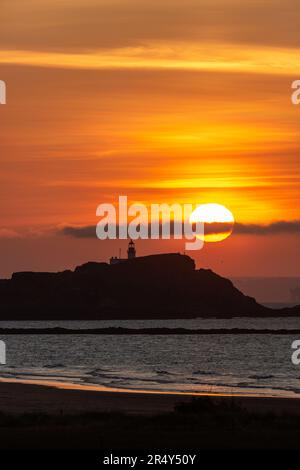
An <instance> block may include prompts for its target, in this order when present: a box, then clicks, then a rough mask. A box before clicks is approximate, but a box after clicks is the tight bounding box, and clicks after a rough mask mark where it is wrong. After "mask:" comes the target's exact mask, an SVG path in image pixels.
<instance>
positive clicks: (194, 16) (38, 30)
mask: <svg viewBox="0 0 300 470" xmlns="http://www.w3.org/2000/svg"><path fill="white" fill-rule="evenodd" d="M0 20H1V32H0V68H1V76H0V78H1V79H2V80H5V81H6V83H7V88H8V97H7V100H8V104H7V105H6V106H2V107H1V108H0V119H1V128H0V152H1V157H0V158H1V174H0V188H1V189H0V206H1V215H2V217H1V223H0V237H1V238H0V255H1V252H2V254H4V250H5V260H6V261H5V266H3V267H2V268H1V269H2V271H1V270H0V275H9V274H10V272H11V271H12V270H17V269H25V268H26V266H27V267H28V269H33V268H34V267H35V264H34V263H33V262H32V257H31V256H30V254H32V252H33V250H34V248H33V246H34V243H35V241H36V238H38V241H39V243H42V245H43V243H44V245H43V246H44V249H45V251H46V253H48V256H46V257H43V258H42V259H43V262H42V263H40V264H39V265H38V269H61V268H64V267H66V266H65V264H72V262H71V259H72V256H71V255H72V253H73V254H74V260H75V259H76V260H77V259H78V254H77V253H76V248H73V251H72V250H71V252H72V253H71V252H70V256H69V257H68V258H67V259H64V258H63V256H62V253H63V252H65V251H66V245H67V244H69V246H72V247H73V246H76V243H78V244H79V243H80V250H82V252H80V253H81V255H80V261H81V260H82V261H84V260H87V259H85V258H87V257H91V256H94V257H104V258H107V256H108V251H107V250H108V248H106V247H102V246H101V247H100V245H99V243H100V242H97V241H96V244H95V243H94V241H92V240H90V239H86V240H84V241H82V240H81V241H80V242H79V241H78V240H70V239H69V238H68V237H65V236H62V235H61V234H60V233H59V231H60V230H61V228H62V227H64V226H65V225H68V226H72V225H74V226H78V225H82V226H85V225H93V224H95V223H96V222H97V221H96V219H95V210H96V207H97V205H98V204H100V203H101V202H115V201H116V200H117V198H118V196H119V194H126V195H128V198H129V200H130V201H132V202H137V201H138V202H145V203H146V204H150V203H152V202H153V203H156V202H167V203H173V202H179V203H185V202H192V203H193V204H198V203H206V202H217V203H221V204H225V205H226V206H227V207H228V208H229V209H230V210H231V211H232V212H233V214H234V216H235V218H236V220H237V221H238V222H239V223H243V224H246V225H247V224H259V225H261V224H270V223H273V222H277V221H282V220H283V221H297V220H299V219H300V216H299V209H298V208H299V202H300V185H299V180H300V142H299V123H300V107H297V106H292V104H291V99H290V96H291V84H292V82H293V81H294V80H295V79H299V78H300V36H299V33H298V28H299V20H300V6H299V2H298V1H296V0H286V1H285V2H284V5H283V2H282V1H279V0H270V1H269V2H262V1H253V0H244V1H243V2H240V1H238V0H186V1H185V2H182V1H179V0H164V2H161V1H158V0H151V1H150V0H149V1H148V0H143V1H138V0H73V1H71V0H59V1H58V0H56V1H54V0H51V1H50V0H43V1H40V0H4V1H3V5H2V6H1V10H0ZM299 234H300V233H299ZM49 237H50V238H49ZM246 238H247V239H248V242H247V246H248V247H250V245H251V244H253V245H251V246H252V248H251V250H250V251H253V253H254V252H255V247H258V246H259V247H260V249H259V250H260V257H257V265H256V267H257V273H258V274H259V273H261V274H273V273H275V274H276V273H277V274H282V273H283V272H284V273H286V275H287V274H292V275H296V274H297V275H300V270H298V268H297V267H295V266H294V260H293V259H290V260H289V259H288V260H287V261H286V260H285V261H284V263H280V260H277V262H276V263H275V260H274V259H272V256H271V255H270V258H268V259H267V260H264V262H263V263H262V262H260V260H261V256H262V255H261V254H262V253H264V250H263V248H262V246H265V253H268V252H269V251H268V248H267V245H268V244H269V241H268V240H267V237H265V236H257V235H252V236H250V235H249V236H245V235H233V236H232V237H231V239H230V240H228V241H226V242H223V243H220V244H219V246H215V247H214V248H213V247H209V248H207V249H206V252H205V253H206V254H205V255H204V254H203V256H207V257H208V258H207V264H211V265H212V266H213V267H215V268H216V269H218V262H219V261H218V260H220V256H221V255H220V250H223V251H222V253H223V255H224V256H225V258H226V256H227V255H228V253H229V252H230V253H231V252H232V248H231V247H232V244H234V246H235V247H236V248H235V249H236V250H239V247H241V246H243V243H244V241H245V239H246ZM273 238H274V239H275V242H276V241H277V243H278V246H279V245H280V246H282V245H283V244H284V243H292V245H291V246H294V247H295V250H296V246H297V244H298V240H297V238H296V237H295V233H293V234H290V233H288V232H287V233H283V234H279V235H274V236H273ZM49 239H51V243H50V242H49ZM275 242H274V243H275ZM26 243H27V245H26ZM53 243H54V244H55V246H58V247H59V253H61V256H58V259H57V262H56V263H55V264H54V265H53V260H52V259H51V256H53V255H51V249H52V250H53V248H51V247H53ZM83 243H85V248H84V246H83ZM97 243H98V244H97ZM272 243H273V241H272ZM56 244H57V245H56ZM249 244H250V245H249ZM8 246H9V247H10V248H9V251H7V250H8ZM78 246H79V245H78ZM91 246H93V247H94V248H93V249H92V252H91V248H90V247H91ZM150 246H151V249H152V245H151V244H148V245H142V246H141V251H142V252H143V250H144V252H145V253H146V252H148V251H150ZM21 247H23V248H22V249H21ZM25 247H27V248H25ZM171 248H172V244H170V247H169V249H171ZM57 249H58V248H57ZM157 249H158V250H160V249H162V245H161V246H160V247H159V246H157ZM163 249H164V250H165V249H167V247H165V245H164V248H163ZM18 250H21V251H20V252H19V251H18ZM22 250H23V251H22ZM17 252H18V255H16V253H17ZM295 252H296V251H295ZM253 253H252V255H251V256H252V258H253ZM199 256H200V255H199ZM252 258H251V259H250V254H249V259H248V258H247V257H246V259H245V262H244V263H243V266H240V265H239V264H238V262H237V261H236V260H235V261H234V262H233V263H232V264H231V265H230V266H229V265H228V263H227V264H226V266H225V267H223V265H222V266H221V267H220V269H221V270H222V269H223V272H224V273H225V274H231V273H235V274H245V275H246V274H248V273H249V270H250V271H251V272H253V274H255V267H253V265H252ZM297 259H298V258H297ZM21 260H22V261H21ZM299 261H300V259H299ZM199 263H200V264H201V257H200V261H199ZM289 263H290V264H289ZM298 265H299V263H298ZM289 266H290V271H289Z"/></svg>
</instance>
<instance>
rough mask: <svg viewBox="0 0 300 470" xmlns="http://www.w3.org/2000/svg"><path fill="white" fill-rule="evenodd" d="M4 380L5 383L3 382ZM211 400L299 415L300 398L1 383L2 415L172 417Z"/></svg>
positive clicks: (264, 410) (42, 383)
mask: <svg viewBox="0 0 300 470" xmlns="http://www.w3.org/2000/svg"><path fill="white" fill-rule="evenodd" d="M1 380H3V379H1ZM195 396H197V397H201V396H204V397H207V396H210V397H212V398H213V399H214V401H216V402H218V401H224V400H225V401H228V403H234V404H237V405H239V406H241V407H242V408H244V409H246V410H248V411H250V412H253V411H255V412H256V413H262V414H264V413H273V414H279V415H280V414H283V413H288V414H293V415H298V414H299V415H300V400H299V398H296V397H295V398H277V397H276V398H271V397H254V396H251V397H250V396H249V397H247V396H243V397H241V396H234V395H231V396H229V395H220V394H213V393H212V394H209V395H208V394H197V395H195V394H189V393H186V394H183V393H181V394H180V393H172V392H167V393H164V392H153V391H142V390H139V391H133V390H130V391H129V390H122V389H105V388H104V387H102V388H101V387H97V386H90V387H84V388H83V387H81V386H78V385H72V384H67V383H59V382H57V383H54V382H48V383H47V382H46V381H40V382H37V381H27V382H26V383H20V382H17V381H13V380H11V381H9V382H6V381H0V412H5V413H13V414H19V413H46V414H61V413H63V414H82V413H94V412H96V413H103V412H120V413H126V414H140V415H155V414H160V413H169V412H172V411H173V410H174V406H175V405H176V404H178V403H183V402H184V403H187V402H189V401H191V400H192V398H193V397H195Z"/></svg>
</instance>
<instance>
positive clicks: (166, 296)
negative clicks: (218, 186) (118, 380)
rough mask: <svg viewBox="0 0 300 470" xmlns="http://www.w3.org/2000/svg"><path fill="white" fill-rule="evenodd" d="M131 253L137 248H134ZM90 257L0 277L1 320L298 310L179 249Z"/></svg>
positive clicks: (257, 313)
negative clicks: (268, 301)
mask: <svg viewBox="0 0 300 470" xmlns="http://www.w3.org/2000/svg"><path fill="white" fill-rule="evenodd" d="M131 255H132V252H131ZM119 261H120V262H118V261H117V258H113V261H111V263H110V264H108V263H104V262H88V263H85V264H83V265H81V266H78V267H76V269H75V270H74V271H71V270H66V271H62V272H57V273H51V272H17V273H14V274H13V275H12V277H11V279H7V280H0V312H1V313H0V320H111V319H123V320H125V319H126V320H127V319H171V318H174V319H175V318H177V319H179V318H180V319H182V318H183V319H184V318H186V319H191V318H197V317H206V318H208V317H220V318H222V317H223V318H224V317H234V316H239V317H242V316H259V317H261V316H281V315H282V316H283V315H284V316H293V315H299V312H300V308H299V307H293V308H284V309H280V310H273V309H271V308H268V307H266V306H263V305H260V304H259V303H258V302H256V300H255V299H254V298H252V297H249V296H246V295H244V294H243V293H242V292H241V291H239V290H238V289H237V288H236V287H235V286H234V285H233V283H232V282H231V281H230V280H228V279H226V278H224V277H221V276H219V275H218V274H216V273H214V272H213V271H211V270H210V269H196V267H195V262H194V260H193V259H191V258H190V257H189V256H187V255H182V254H179V253H170V254H159V255H150V256H142V257H135V256H129V258H128V259H126V260H124V259H120V260H119Z"/></svg>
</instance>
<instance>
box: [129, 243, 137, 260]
mask: <svg viewBox="0 0 300 470" xmlns="http://www.w3.org/2000/svg"><path fill="white" fill-rule="evenodd" d="M135 255H136V251H135V245H134V242H133V240H130V242H129V244H128V250H127V258H128V259H133V258H135Z"/></svg>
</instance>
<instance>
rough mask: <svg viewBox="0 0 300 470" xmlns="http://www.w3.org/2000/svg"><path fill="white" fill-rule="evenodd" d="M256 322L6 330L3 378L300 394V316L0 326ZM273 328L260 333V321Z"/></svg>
mask: <svg viewBox="0 0 300 470" xmlns="http://www.w3.org/2000/svg"><path fill="white" fill-rule="evenodd" d="M111 326H114V327H123V328H137V329H138V328H163V327H166V328H188V329H223V328H227V329H232V328H247V329H255V330H257V333H256V331H255V333H254V334H243V335H239V334H221V333H220V334H213V335H211V334H206V335H201V334H200V335H176V334H175V335H97V334H89V335H87V334H76V335H75V334H69V335H57V334H51V335H48V334H47V335H41V334H34V335H31V334H30V335H29V334H28V335H24V334H23V335H22V334H20V335H15V334H13V335H7V336H6V335H3V336H2V337H1V335H0V340H3V341H5V344H6V364H5V365H0V380H1V381H20V382H30V383H35V382H36V383H37V384H38V383H44V382H45V383H48V384H49V382H50V383H52V384H53V385H57V384H59V385H60V386H64V385H66V386H70V385H71V386H76V387H80V388H89V387H91V386H94V387H96V388H97V387H99V389H102V390H103V388H104V389H107V390H112V389H113V390H116V389H117V390H124V389H125V390H128V391H134V390H137V391H142V390H144V391H148V392H171V393H174V392H176V393H191V394H198V393H209V394H210V393H212V394H214V393H216V394H226V395H247V396H252V395H253V396H274V397H276V396H281V397H300V365H298V366H297V365H294V364H293V363H292V360H291V356H292V353H293V349H292V343H293V342H294V341H295V340H300V335H299V337H297V335H295V334H293V333H292V332H291V334H286V335H282V334H278V333H276V330H279V329H288V330H293V329H297V328H298V329H300V318H284V319H283V318H265V319H262V318H242V317H241V318H233V319H213V318H211V319H203V318H198V319H194V320H140V321H137V320H134V321H129V320H128V321H116V320H115V321H26V322H21V321H14V322H8V321H5V322H4V321H1V322H0V328H29V327H30V328H37V329H39V328H53V327H63V328H72V329H74V328H76V329H77V328H78V329H93V328H106V327H111ZM266 328H267V329H272V330H273V332H272V334H259V330H261V329H266Z"/></svg>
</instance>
